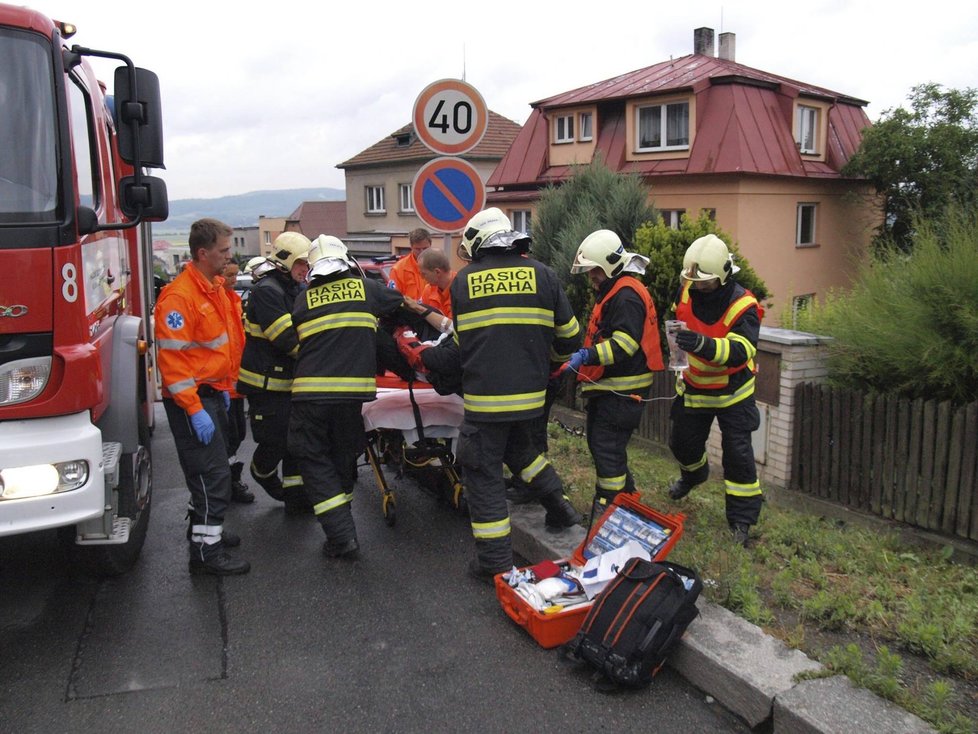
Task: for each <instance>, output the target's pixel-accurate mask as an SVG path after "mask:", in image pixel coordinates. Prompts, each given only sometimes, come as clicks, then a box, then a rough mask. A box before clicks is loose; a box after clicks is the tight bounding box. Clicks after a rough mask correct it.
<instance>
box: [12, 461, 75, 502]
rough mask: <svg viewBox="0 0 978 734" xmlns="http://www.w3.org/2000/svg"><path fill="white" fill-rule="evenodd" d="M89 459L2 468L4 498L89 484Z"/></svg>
mask: <svg viewBox="0 0 978 734" xmlns="http://www.w3.org/2000/svg"><path fill="white" fill-rule="evenodd" d="M87 481H88V462H87V461H62V462H59V463H57V464H35V465H33V466H15V467H11V468H9V469H0V499H5V500H10V499H22V498H24V497H41V496H43V495H46V494H55V493H56V492H68V491H70V490H72V489H78V488H79V487H83V486H85V483H86V482H87Z"/></svg>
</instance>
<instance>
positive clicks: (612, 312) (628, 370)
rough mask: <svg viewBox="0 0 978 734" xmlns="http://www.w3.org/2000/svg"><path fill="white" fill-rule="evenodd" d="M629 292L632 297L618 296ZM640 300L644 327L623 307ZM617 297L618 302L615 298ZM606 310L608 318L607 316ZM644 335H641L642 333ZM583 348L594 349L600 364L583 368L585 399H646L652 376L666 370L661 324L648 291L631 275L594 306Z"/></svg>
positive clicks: (580, 379) (619, 280) (579, 377)
mask: <svg viewBox="0 0 978 734" xmlns="http://www.w3.org/2000/svg"><path fill="white" fill-rule="evenodd" d="M623 289H627V290H628V291H629V293H622V294H621V296H619V292H621V291H622V290H623ZM630 293H634V294H635V295H636V296H638V298H639V300H640V301H641V303H642V307H643V308H644V314H643V317H642V320H641V325H640V324H639V322H638V319H637V318H629V317H628V314H625V313H623V311H624V309H623V308H622V303H623V301H624V300H625V299H627V298H629V297H630ZM616 297H617V298H616ZM606 310H607V314H606ZM639 331H641V333H639ZM584 346H585V347H594V351H595V353H596V354H597V356H598V362H599V363H598V364H596V365H587V366H584V367H581V369H580V370H579V371H578V375H577V380H578V382H583V383H584V384H583V385H582V386H581V392H582V394H584V395H587V394H588V393H590V394H592V395H593V394H598V393H602V392H609V391H614V392H618V393H631V394H636V395H645V394H647V392H648V389H649V386H650V385H651V384H652V373H653V372H658V371H660V370H662V369H663V366H662V348H661V347H660V345H659V324H658V320H657V318H656V313H655V304H653V303H652V297H651V296H650V295H649V291H648V289H647V288H646V287H645V286H644V285H643V284H642V282H641V281H640V280H638V279H637V278H635V277H634V276H632V275H628V274H625V275H619V276H618V277H617V278H615V279H614V281H612V285H611V288H610V289H609V290H608V292H607V293H605V294H604V295H603V296H600V297H599V300H598V301H596V302H595V304H594V310H592V311H591V318H590V320H589V321H588V326H587V333H586V334H585V336H584Z"/></svg>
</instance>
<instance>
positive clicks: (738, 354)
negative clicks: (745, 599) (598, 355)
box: [669, 234, 764, 546]
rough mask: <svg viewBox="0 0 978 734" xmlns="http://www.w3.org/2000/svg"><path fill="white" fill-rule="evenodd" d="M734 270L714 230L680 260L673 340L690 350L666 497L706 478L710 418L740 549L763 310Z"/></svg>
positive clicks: (745, 535) (756, 420)
mask: <svg viewBox="0 0 978 734" xmlns="http://www.w3.org/2000/svg"><path fill="white" fill-rule="evenodd" d="M738 270H739V268H738V267H737V266H736V265H734V264H733V258H732V257H731V255H730V253H729V251H728V249H727V246H726V244H724V242H723V240H721V239H720V238H719V237H717V236H716V235H713V234H708V235H706V236H704V237H700V238H699V239H698V240H696V241H695V242H693V244H691V245H690V246H689V248H688V249H687V250H686V254H685V256H684V258H683V271H682V286H681V288H680V290H679V294H678V297H677V302H676V304H675V309H676V318H677V319H678V320H679V321H684V322H685V323H686V328H685V330H683V331H680V332H679V333H678V334H677V335H676V343H677V345H678V346H679V348H680V349H683V350H684V351H686V352H688V353H689V368H688V369H686V370H685V371H684V372H683V375H682V379H681V380H678V381H677V385H676V391H677V393H678V394H677V396H676V400H675V402H674V403H673V406H672V413H671V420H672V431H671V435H670V437H669V448H670V449H671V450H672V453H673V456H675V457H676V460H677V461H678V462H679V466H680V470H681V475H680V478H679V479H678V480H677V481H676V482H674V483H673V484H672V486H671V487H669V496H670V497H672V499H674V500H678V499H681V498H683V497H685V496H686V495H687V494H689V492H690V491H691V490H692V489H693V487H695V486H696V485H697V484H701V483H702V482H705V481H706V479H707V477H708V476H709V474H710V465H709V463H708V462H707V455H706V442H707V439H708V438H709V435H710V428H711V426H712V425H713V420H714V418H715V419H716V420H717V422H718V423H719V426H720V434H721V447H722V450H723V480H724V484H725V485H726V514H727V522H728V523H729V525H730V530H731V532H732V533H733V536H734V540H735V541H736V542H737V543H739V544H740V545H743V546H746V545H747V541H748V539H749V536H750V527H751V526H752V525H755V524H757V519H758V517H759V516H760V513H761V503H762V501H763V500H762V497H761V486H760V483H759V482H758V480H757V466H756V465H755V464H754V449H753V446H752V445H751V433H753V432H754V431H755V430H757V427H758V425H759V424H760V416H759V414H758V411H757V405H756V403H755V402H754V374H755V373H756V372H757V368H756V366H755V363H754V357H755V355H756V354H757V339H758V336H759V334H760V328H761V318H762V317H763V315H764V312H763V309H762V308H761V306H760V305H759V304H758V302H757V299H756V298H755V297H754V294H752V293H751V292H750V291H748V290H746V289H745V288H744V287H743V286H741V285H739V284H738V283H736V282H735V281H734V280H733V278H732V277H731V276H733V275H734V274H735V273H737V271H738Z"/></svg>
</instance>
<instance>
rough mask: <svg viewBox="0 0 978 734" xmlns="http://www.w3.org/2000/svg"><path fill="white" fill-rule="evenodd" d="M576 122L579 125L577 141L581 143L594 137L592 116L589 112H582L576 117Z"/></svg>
mask: <svg viewBox="0 0 978 734" xmlns="http://www.w3.org/2000/svg"><path fill="white" fill-rule="evenodd" d="M578 122H579V123H580V124H579V125H578V128H579V130H578V132H577V139H578V140H580V141H582V142H587V141H588V140H591V139H592V138H593V137H594V131H593V126H594V115H592V114H591V113H590V112H582V113H581V114H580V115H578Z"/></svg>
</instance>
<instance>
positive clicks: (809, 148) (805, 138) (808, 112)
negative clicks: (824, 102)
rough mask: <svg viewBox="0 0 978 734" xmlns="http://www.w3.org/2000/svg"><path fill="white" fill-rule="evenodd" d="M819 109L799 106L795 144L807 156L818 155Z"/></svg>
mask: <svg viewBox="0 0 978 734" xmlns="http://www.w3.org/2000/svg"><path fill="white" fill-rule="evenodd" d="M819 112H820V110H819V109H818V107H809V106H807V105H801V104H800V105H798V112H797V121H796V125H795V142H796V143H798V151H799V152H800V153H804V154H806V155H815V154H817V153H818V116H819Z"/></svg>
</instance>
